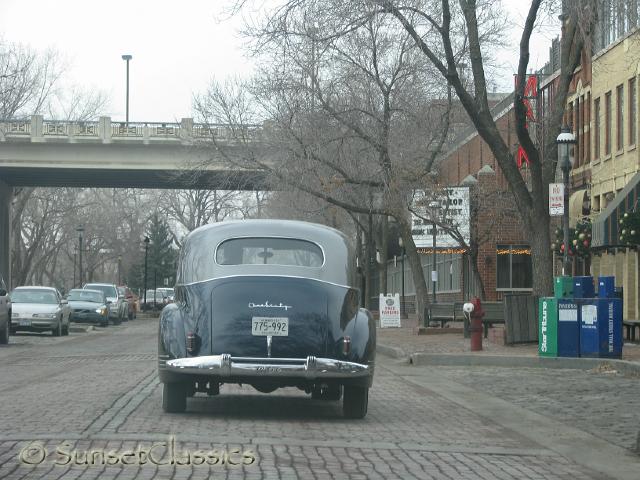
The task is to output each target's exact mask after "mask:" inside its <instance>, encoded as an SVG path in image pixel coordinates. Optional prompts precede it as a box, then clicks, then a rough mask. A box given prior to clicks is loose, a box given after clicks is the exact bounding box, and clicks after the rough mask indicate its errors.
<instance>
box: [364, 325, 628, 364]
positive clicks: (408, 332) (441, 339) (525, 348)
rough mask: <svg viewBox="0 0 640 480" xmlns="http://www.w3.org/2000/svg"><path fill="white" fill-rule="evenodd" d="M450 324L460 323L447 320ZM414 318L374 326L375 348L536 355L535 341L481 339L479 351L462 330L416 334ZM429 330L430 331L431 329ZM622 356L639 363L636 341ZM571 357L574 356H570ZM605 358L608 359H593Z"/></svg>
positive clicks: (401, 352)
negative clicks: (518, 342)
mask: <svg viewBox="0 0 640 480" xmlns="http://www.w3.org/2000/svg"><path fill="white" fill-rule="evenodd" d="M450 325H451V326H455V327H461V326H462V325H461V324H460V325H456V324H452V323H450ZM416 326H417V321H416V320H415V319H411V318H409V319H403V320H402V327H400V328H384V329H382V328H378V331H377V334H378V338H377V344H378V351H379V352H380V353H382V354H384V355H389V356H392V357H396V358H406V357H410V356H411V355H413V354H416V353H420V354H427V355H451V356H460V355H465V356H478V357H492V356H504V357H523V358H526V357H529V358H532V359H533V358H535V359H537V358H538V345H537V344H523V345H513V346H510V345H498V344H495V343H491V342H490V341H489V340H488V339H486V338H483V339H482V351H479V352H472V351H471V346H470V340H469V339H468V338H463V336H462V333H441V334H439V333H438V330H440V329H439V327H433V328H429V329H428V332H429V333H428V334H426V335H416V334H415V333H414V328H415V327H416ZM432 332H433V333H432ZM622 359H623V360H626V361H629V362H634V363H637V364H638V366H639V367H640V344H638V343H635V344H633V343H631V344H630V343H627V344H626V345H625V346H624V348H623V349H622ZM572 360H574V359H572ZM596 360H597V361H606V360H608V359H596Z"/></svg>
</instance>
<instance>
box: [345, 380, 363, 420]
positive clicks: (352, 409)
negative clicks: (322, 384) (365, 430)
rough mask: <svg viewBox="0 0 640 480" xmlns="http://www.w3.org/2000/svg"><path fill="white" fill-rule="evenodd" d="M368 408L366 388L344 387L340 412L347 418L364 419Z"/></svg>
mask: <svg viewBox="0 0 640 480" xmlns="http://www.w3.org/2000/svg"><path fill="white" fill-rule="evenodd" d="M368 406H369V388H368V387H344V398H343V400H342V411H343V413H344V416H345V417H347V418H364V416H365V415H366V414H367V407H368Z"/></svg>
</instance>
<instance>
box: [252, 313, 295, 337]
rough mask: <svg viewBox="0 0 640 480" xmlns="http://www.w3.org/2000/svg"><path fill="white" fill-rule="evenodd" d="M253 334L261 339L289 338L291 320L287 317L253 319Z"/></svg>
mask: <svg viewBox="0 0 640 480" xmlns="http://www.w3.org/2000/svg"><path fill="white" fill-rule="evenodd" d="M251 334H252V335H256V336H261V337H264V336H272V337H288V336H289V319H288V318H287V317H253V318H252V319H251Z"/></svg>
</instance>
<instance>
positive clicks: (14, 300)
mask: <svg viewBox="0 0 640 480" xmlns="http://www.w3.org/2000/svg"><path fill="white" fill-rule="evenodd" d="M11 306H12V309H11V330H12V331H14V332H16V331H20V330H22V331H27V332H42V331H46V330H50V331H51V333H52V334H53V335H54V336H56V337H59V336H60V335H68V334H69V316H70V314H71V309H70V308H69V305H68V304H67V301H66V300H64V299H63V298H62V295H60V292H58V290H56V289H55V288H53V287H36V286H25V287H18V288H16V289H14V290H13V292H11Z"/></svg>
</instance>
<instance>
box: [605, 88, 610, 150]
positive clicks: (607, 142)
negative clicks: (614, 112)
mask: <svg viewBox="0 0 640 480" xmlns="http://www.w3.org/2000/svg"><path fill="white" fill-rule="evenodd" d="M604 154H605V155H610V154H611V92H607V93H606V94H605V96H604Z"/></svg>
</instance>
